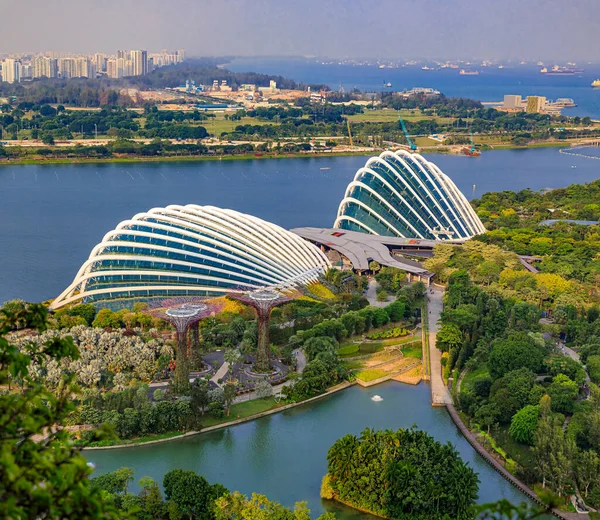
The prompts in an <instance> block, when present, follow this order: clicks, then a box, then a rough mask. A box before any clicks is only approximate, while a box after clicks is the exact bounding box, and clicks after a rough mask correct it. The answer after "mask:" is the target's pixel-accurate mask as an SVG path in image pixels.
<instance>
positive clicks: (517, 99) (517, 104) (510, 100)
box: [503, 95, 523, 109]
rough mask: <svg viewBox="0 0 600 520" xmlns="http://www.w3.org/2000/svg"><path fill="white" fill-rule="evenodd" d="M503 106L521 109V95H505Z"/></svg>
mask: <svg viewBox="0 0 600 520" xmlns="http://www.w3.org/2000/svg"><path fill="white" fill-rule="evenodd" d="M503 107H504V108H511V109H519V108H521V109H522V108H523V98H522V97H521V96H517V95H505V96H504V103H503Z"/></svg>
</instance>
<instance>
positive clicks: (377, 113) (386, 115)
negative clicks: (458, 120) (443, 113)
mask: <svg viewBox="0 0 600 520" xmlns="http://www.w3.org/2000/svg"><path fill="white" fill-rule="evenodd" d="M400 115H401V116H402V119H404V120H405V121H423V120H432V119H433V120H435V121H438V122H440V123H451V122H452V121H454V119H453V118H451V117H437V116H427V115H424V114H422V113H421V112H420V111H419V110H401V111H400ZM348 119H349V120H350V121H352V122H356V123H359V122H360V123H391V122H394V121H398V112H397V111H396V110H392V109H375V110H365V111H364V112H363V113H362V114H353V115H351V116H348Z"/></svg>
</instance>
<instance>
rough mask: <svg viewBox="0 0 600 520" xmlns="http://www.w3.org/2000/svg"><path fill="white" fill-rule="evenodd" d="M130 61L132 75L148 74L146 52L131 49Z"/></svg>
mask: <svg viewBox="0 0 600 520" xmlns="http://www.w3.org/2000/svg"><path fill="white" fill-rule="evenodd" d="M130 56H131V62H132V63H133V70H132V74H131V75H132V76H145V75H146V74H148V52H147V51H140V50H136V51H131V52H130Z"/></svg>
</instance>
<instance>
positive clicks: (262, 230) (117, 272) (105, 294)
mask: <svg viewBox="0 0 600 520" xmlns="http://www.w3.org/2000/svg"><path fill="white" fill-rule="evenodd" d="M329 265H330V264H329V261H328V260H327V257H326V256H325V255H324V254H323V253H322V252H321V250H320V249H319V248H317V247H315V246H314V245H313V244H311V243H309V242H307V241H305V240H303V239H302V238H300V237H299V236H298V235H296V234H294V233H291V232H289V231H286V230H285V229H283V228H281V227H279V226H277V225H275V224H271V223H269V222H266V221H264V220H261V219H259V218H257V217H253V216H252V215H246V214H243V213H239V212H237V211H233V210H229V209H220V208H216V207H213V206H197V205H194V204H190V205H187V206H179V205H172V206H167V207H166V208H153V209H151V210H149V211H147V212H144V213H139V214H137V215H135V216H134V217H133V218H131V219H130V220H125V221H123V222H121V223H120V224H119V225H118V226H117V227H116V228H115V229H114V230H112V231H110V232H108V233H107V234H106V235H105V236H104V238H103V239H102V241H101V242H100V243H99V244H98V245H97V246H96V247H94V249H92V252H91V253H90V256H89V258H88V260H87V261H86V262H85V263H84V264H83V265H82V266H81V268H80V270H79V272H78V273H77V275H76V276H75V279H74V280H73V282H72V283H71V284H70V285H69V287H67V288H66V289H65V290H64V291H63V292H62V293H61V294H60V295H59V296H58V297H57V298H56V299H55V300H54V302H53V303H52V305H51V308H52V309H59V308H61V307H63V306H65V305H69V304H72V303H75V302H81V303H95V304H99V305H100V306H104V307H113V308H118V307H124V306H128V305H130V304H131V303H132V301H152V300H153V299H159V298H162V299H164V298H171V297H175V296H195V297H204V296H206V297H211V296H223V295H225V294H228V293H231V292H247V291H253V290H256V289H260V288H264V287H272V286H278V285H281V286H285V285H286V284H288V283H289V282H290V280H294V283H296V284H302V283H310V282H311V281H316V280H317V279H318V277H319V274H320V273H322V272H324V271H325V270H326V269H327V268H328V267H329Z"/></svg>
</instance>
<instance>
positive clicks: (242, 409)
mask: <svg viewBox="0 0 600 520" xmlns="http://www.w3.org/2000/svg"><path fill="white" fill-rule="evenodd" d="M277 406H278V405H277V403H276V402H275V399H274V398H273V397H266V398H264V399H253V400H252V401H245V402H243V403H237V404H234V405H233V406H232V407H231V413H230V414H229V417H227V416H225V417H223V418H222V419H216V418H215V417H210V416H206V417H204V418H203V419H201V421H200V422H201V423H202V428H208V427H209V426H216V425H217V424H223V423H226V422H229V421H234V420H236V419H244V418H246V417H250V416H251V415H256V414H257V413H262V412H266V411H267V410H271V409H272V408H276V407H277Z"/></svg>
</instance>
